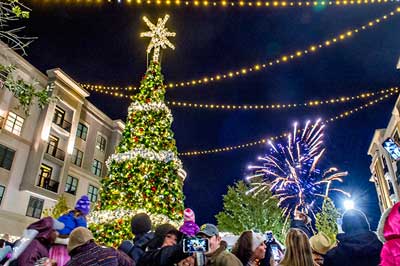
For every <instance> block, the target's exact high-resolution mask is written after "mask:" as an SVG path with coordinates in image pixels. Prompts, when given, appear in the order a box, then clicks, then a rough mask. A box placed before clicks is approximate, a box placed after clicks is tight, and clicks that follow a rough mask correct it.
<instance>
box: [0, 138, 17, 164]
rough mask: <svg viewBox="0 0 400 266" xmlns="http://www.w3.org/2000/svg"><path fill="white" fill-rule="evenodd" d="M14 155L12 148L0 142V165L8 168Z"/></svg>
mask: <svg viewBox="0 0 400 266" xmlns="http://www.w3.org/2000/svg"><path fill="white" fill-rule="evenodd" d="M14 155H15V151H14V150H12V149H10V148H7V147H6V146H3V145H1V144H0V167H1V168H4V169H7V170H10V169H11V166H12V163H13V160H14Z"/></svg>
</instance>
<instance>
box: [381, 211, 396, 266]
mask: <svg viewBox="0 0 400 266" xmlns="http://www.w3.org/2000/svg"><path fill="white" fill-rule="evenodd" d="M399 210H400V203H396V204H395V205H394V206H393V207H392V209H391V210H390V211H389V212H388V213H386V214H387V215H383V216H382V219H381V222H380V223H379V227H378V234H380V238H381V240H384V241H385V243H384V245H383V248H382V251H381V264H380V265H381V266H400V213H399Z"/></svg>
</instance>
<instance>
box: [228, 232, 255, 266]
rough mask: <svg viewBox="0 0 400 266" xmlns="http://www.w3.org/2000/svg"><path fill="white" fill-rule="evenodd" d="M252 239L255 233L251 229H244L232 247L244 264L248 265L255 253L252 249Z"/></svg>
mask: <svg viewBox="0 0 400 266" xmlns="http://www.w3.org/2000/svg"><path fill="white" fill-rule="evenodd" d="M252 241H253V233H252V232H251V231H244V232H243V233H242V234H241V235H240V237H239V239H238V240H237V241H236V243H235V245H234V246H233V248H232V253H233V254H234V255H235V256H236V257H237V258H238V259H239V260H240V261H241V262H242V263H243V265H246V264H247V263H248V262H249V260H250V258H251V256H252V255H253V251H252V250H251V247H252Z"/></svg>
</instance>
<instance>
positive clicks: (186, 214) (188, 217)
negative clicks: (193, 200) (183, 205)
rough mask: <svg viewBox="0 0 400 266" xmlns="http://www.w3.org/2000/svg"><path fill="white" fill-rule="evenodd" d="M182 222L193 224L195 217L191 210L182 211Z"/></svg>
mask: <svg viewBox="0 0 400 266" xmlns="http://www.w3.org/2000/svg"><path fill="white" fill-rule="evenodd" d="M183 220H184V221H185V222H195V216H194V212H193V210H192V209H190V208H187V209H185V210H184V211H183Z"/></svg>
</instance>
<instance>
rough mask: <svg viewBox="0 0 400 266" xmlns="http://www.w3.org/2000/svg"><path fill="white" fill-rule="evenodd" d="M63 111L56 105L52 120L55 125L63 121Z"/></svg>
mask: <svg viewBox="0 0 400 266" xmlns="http://www.w3.org/2000/svg"><path fill="white" fill-rule="evenodd" d="M64 117H65V111H64V110H63V109H61V108H60V107H58V106H56V110H55V111H54V118H53V122H54V123H55V124H57V125H60V126H61V125H62V124H63V122H64Z"/></svg>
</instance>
